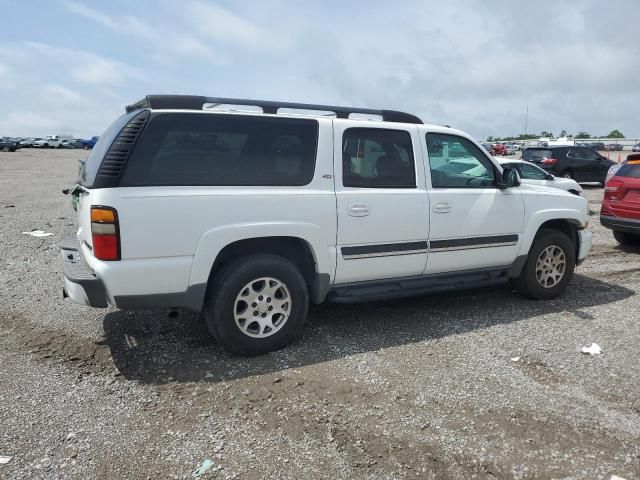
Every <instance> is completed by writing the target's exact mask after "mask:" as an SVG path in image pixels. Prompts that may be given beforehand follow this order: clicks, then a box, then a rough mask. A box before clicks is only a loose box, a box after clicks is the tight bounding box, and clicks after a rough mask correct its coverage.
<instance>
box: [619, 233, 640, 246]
mask: <svg viewBox="0 0 640 480" xmlns="http://www.w3.org/2000/svg"><path fill="white" fill-rule="evenodd" d="M613 237H614V238H615V239H616V240H617V241H618V243H620V244H622V245H633V246H639V245H640V235H634V234H633V233H627V232H621V231H619V230H614V231H613Z"/></svg>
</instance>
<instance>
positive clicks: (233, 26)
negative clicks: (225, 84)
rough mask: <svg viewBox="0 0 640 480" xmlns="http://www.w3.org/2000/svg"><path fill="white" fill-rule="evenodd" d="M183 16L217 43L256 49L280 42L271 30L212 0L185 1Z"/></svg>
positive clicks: (262, 48) (261, 49)
mask: <svg viewBox="0 0 640 480" xmlns="http://www.w3.org/2000/svg"><path fill="white" fill-rule="evenodd" d="M183 15H184V17H185V19H186V21H187V24H188V25H189V26H191V27H193V28H194V29H195V31H196V32H197V33H198V34H199V35H200V36H201V37H203V38H206V39H209V40H211V41H215V42H216V43H218V44H225V45H234V46H235V47H236V48H237V47H238V46H240V47H244V48H249V49H251V50H258V51H263V50H272V49H274V48H277V47H278V46H279V44H280V38H279V36H278V35H277V34H276V33H275V31H274V30H271V31H269V30H266V29H263V28H261V27H259V26H258V25H257V24H255V23H252V22H250V21H248V20H246V19H244V18H242V17H240V16H238V15H236V14H235V13H233V12H231V11H230V10H227V9H225V8H222V7H221V6H219V5H216V4H215V3H205V2H202V1H192V2H188V3H186V6H185V8H184V11H183Z"/></svg>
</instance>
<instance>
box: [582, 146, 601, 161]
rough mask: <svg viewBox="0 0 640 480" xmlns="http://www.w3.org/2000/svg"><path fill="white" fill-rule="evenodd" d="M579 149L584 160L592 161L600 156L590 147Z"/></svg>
mask: <svg viewBox="0 0 640 480" xmlns="http://www.w3.org/2000/svg"><path fill="white" fill-rule="evenodd" d="M580 150H581V152H580V153H581V155H582V158H584V159H585V160H590V161H594V160H598V159H599V158H600V155H598V154H597V153H596V152H594V151H593V150H591V149H590V148H581V149H580Z"/></svg>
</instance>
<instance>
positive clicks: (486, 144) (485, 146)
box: [480, 143, 491, 154]
mask: <svg viewBox="0 0 640 480" xmlns="http://www.w3.org/2000/svg"><path fill="white" fill-rule="evenodd" d="M480 145H482V148H484V149H485V150H486V151H487V153H489V154H491V144H490V143H481V144H480Z"/></svg>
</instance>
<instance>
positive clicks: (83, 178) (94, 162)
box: [80, 110, 140, 188]
mask: <svg viewBox="0 0 640 480" xmlns="http://www.w3.org/2000/svg"><path fill="white" fill-rule="evenodd" d="M139 113H140V110H135V111H133V112H131V113H127V114H126V115H123V116H121V117H120V118H118V119H117V120H116V121H114V122H113V123H112V124H111V125H109V127H108V128H107V130H106V131H105V132H104V133H103V134H102V135H101V136H100V138H99V139H98V141H97V142H96V144H95V145H94V147H93V149H91V153H90V154H89V157H88V158H87V161H86V162H85V163H84V165H83V166H82V168H81V170H80V183H81V184H82V185H83V186H85V187H87V188H91V187H92V186H93V184H94V182H95V181H96V176H97V175H98V170H99V169H100V164H101V163H102V159H103V158H104V156H105V155H106V154H107V152H108V151H109V148H110V147H111V144H112V143H113V141H114V140H115V139H116V137H117V136H118V134H119V133H120V131H121V130H122V129H123V128H124V126H125V125H126V124H127V122H128V121H129V120H131V119H132V118H133V117H135V116H136V115H138V114H139ZM95 138H98V137H95Z"/></svg>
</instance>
